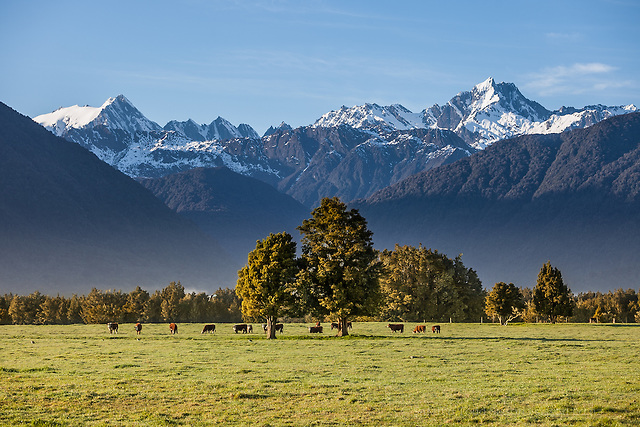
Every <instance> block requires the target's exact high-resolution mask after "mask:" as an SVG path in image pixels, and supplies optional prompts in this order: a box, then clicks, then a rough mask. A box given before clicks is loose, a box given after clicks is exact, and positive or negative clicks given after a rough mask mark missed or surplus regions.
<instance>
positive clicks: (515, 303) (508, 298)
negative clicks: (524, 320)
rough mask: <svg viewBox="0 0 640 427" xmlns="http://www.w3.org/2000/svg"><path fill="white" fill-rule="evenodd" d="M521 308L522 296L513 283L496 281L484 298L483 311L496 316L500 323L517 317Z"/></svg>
mask: <svg viewBox="0 0 640 427" xmlns="http://www.w3.org/2000/svg"><path fill="white" fill-rule="evenodd" d="M523 308H524V298H523V296H522V293H521V292H520V289H518V288H517V287H516V285H514V284H513V283H509V284H508V285H507V284H506V283H504V282H498V283H496V284H495V285H493V289H492V290H491V292H489V294H488V295H487V298H486V299H485V312H486V313H487V315H489V316H497V317H498V320H499V321H500V324H501V325H506V324H507V323H509V322H510V321H511V320H513V319H515V318H516V317H518V316H519V314H520V310H522V309H523Z"/></svg>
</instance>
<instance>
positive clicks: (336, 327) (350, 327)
mask: <svg viewBox="0 0 640 427" xmlns="http://www.w3.org/2000/svg"><path fill="white" fill-rule="evenodd" d="M334 329H337V330H340V323H339V322H333V323H331V330H334ZM347 329H353V326H352V325H351V322H350V321H348V322H347Z"/></svg>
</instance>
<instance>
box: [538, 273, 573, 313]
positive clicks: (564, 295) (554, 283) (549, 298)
mask: <svg viewBox="0 0 640 427" xmlns="http://www.w3.org/2000/svg"><path fill="white" fill-rule="evenodd" d="M533 304H534V306H535V310H536V313H538V314H540V315H543V316H547V317H548V318H549V320H550V321H551V323H555V322H556V320H557V319H558V316H571V315H572V314H573V305H574V304H573V301H572V299H571V291H570V290H569V288H567V286H566V285H565V284H564V281H563V280H562V273H561V272H560V270H558V269H557V268H556V267H552V266H551V262H550V261H548V262H547V263H546V264H544V265H543V266H542V268H541V269H540V273H538V281H537V284H536V287H535V289H534V290H533Z"/></svg>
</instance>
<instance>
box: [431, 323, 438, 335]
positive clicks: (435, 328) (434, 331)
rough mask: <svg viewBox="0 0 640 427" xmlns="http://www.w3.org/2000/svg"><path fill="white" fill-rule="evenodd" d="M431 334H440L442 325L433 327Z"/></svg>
mask: <svg viewBox="0 0 640 427" xmlns="http://www.w3.org/2000/svg"><path fill="white" fill-rule="evenodd" d="M431 332H432V333H434V334H439V333H440V325H435V326H432V327H431Z"/></svg>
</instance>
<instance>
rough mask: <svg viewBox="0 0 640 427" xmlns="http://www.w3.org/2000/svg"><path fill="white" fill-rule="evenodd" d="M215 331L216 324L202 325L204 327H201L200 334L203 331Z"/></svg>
mask: <svg viewBox="0 0 640 427" xmlns="http://www.w3.org/2000/svg"><path fill="white" fill-rule="evenodd" d="M215 331H216V325H204V328H202V332H200V333H201V334H204V333H205V332H211V333H214V332H215Z"/></svg>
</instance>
